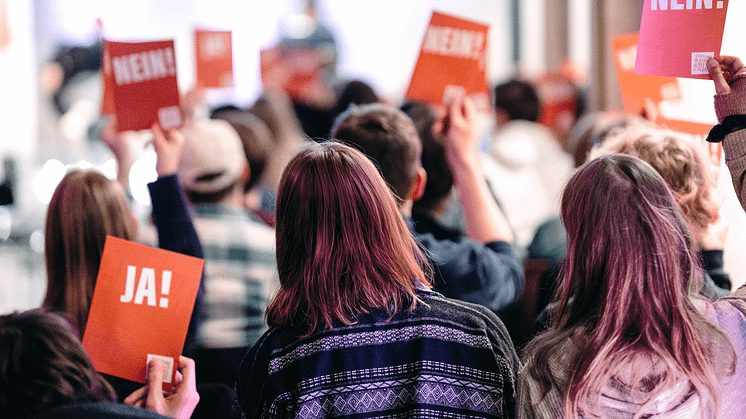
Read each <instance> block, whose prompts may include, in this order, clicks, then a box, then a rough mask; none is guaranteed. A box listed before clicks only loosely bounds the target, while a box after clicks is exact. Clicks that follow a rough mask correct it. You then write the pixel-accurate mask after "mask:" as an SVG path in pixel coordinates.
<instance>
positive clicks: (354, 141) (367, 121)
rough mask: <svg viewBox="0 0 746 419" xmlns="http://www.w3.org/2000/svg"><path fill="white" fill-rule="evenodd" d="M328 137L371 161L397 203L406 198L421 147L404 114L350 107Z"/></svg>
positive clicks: (377, 105) (372, 106)
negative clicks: (356, 150) (355, 150)
mask: <svg viewBox="0 0 746 419" xmlns="http://www.w3.org/2000/svg"><path fill="white" fill-rule="evenodd" d="M332 136H333V137H334V138H336V139H337V140H339V141H342V142H343V143H345V144H348V145H351V146H353V147H355V148H357V149H359V150H360V151H362V152H363V154H365V155H366V156H368V158H369V159H371V160H373V162H375V164H376V165H377V166H378V169H379V170H380V173H381V176H383V178H384V180H386V183H388V184H389V186H390V188H391V191H392V192H393V193H394V194H395V195H396V197H397V199H398V202H399V203H400V204H401V203H402V202H403V201H404V200H406V199H408V198H409V197H408V195H409V193H410V192H411V189H412V186H413V185H414V182H415V180H416V178H417V170H418V169H419V167H420V154H421V151H422V145H421V143H420V138H419V137H418V135H417V129H416V128H415V126H414V123H413V122H412V120H411V119H410V118H409V117H408V116H407V115H406V114H405V113H404V112H402V111H400V110H399V109H396V108H394V107H391V106H388V105H383V104H380V103H374V104H369V105H365V106H359V107H352V108H350V109H348V110H347V111H346V112H344V113H342V114H341V115H339V117H338V118H337V120H336V121H335V123H334V126H333V127H332Z"/></svg>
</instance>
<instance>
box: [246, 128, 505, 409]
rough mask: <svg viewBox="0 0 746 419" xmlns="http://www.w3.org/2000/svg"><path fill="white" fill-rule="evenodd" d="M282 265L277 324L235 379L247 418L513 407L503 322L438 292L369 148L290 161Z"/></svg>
mask: <svg viewBox="0 0 746 419" xmlns="http://www.w3.org/2000/svg"><path fill="white" fill-rule="evenodd" d="M277 265H278V271H279V275H280V284H281V287H280V290H279V292H278V294H277V295H276V296H275V298H274V299H273V301H272V302H271V304H270V305H269V307H268V309H267V321H268V323H269V325H270V327H271V328H270V330H269V331H267V332H266V333H265V334H264V336H262V338H261V339H260V340H259V342H257V343H256V345H254V347H252V348H251V350H250V351H249V352H248V354H247V355H246V357H245V358H244V360H243V363H242V364H241V369H240V371H239V375H238V379H237V383H236V393H237V394H236V395H237V403H236V405H237V407H238V411H239V412H238V413H240V415H242V416H243V417H247V418H259V417H262V418H273V417H311V416H313V417H325V418H328V417H378V418H385V417H408V418H433V417H445V416H446V415H447V416H448V417H464V418H465V417H469V418H510V417H513V415H514V410H515V399H514V397H515V386H514V384H515V381H514V380H515V373H516V371H517V368H518V358H517V355H516V354H515V349H514V348H513V346H512V344H511V342H510V338H509V336H508V334H507V331H506V330H505V327H504V326H503V324H502V322H501V321H500V320H499V319H498V318H497V317H496V316H495V315H494V314H493V313H492V312H491V311H489V310H487V309H486V308H484V307H482V306H479V305H474V304H469V303H463V302H459V301H456V300H451V299H448V298H445V297H443V296H442V295H440V294H438V293H435V292H432V291H430V289H429V285H428V284H429V282H428V274H429V269H428V268H427V266H428V265H427V264H426V259H425V257H424V256H423V254H422V253H421V252H420V250H419V248H418V245H417V243H415V241H414V239H413V238H412V236H411V234H410V232H409V229H408V227H407V225H406V223H405V221H404V219H403V218H402V217H401V214H400V213H399V208H398V206H397V203H396V202H395V201H394V198H393V196H392V194H391V193H390V192H389V189H388V187H387V185H386V183H385V182H384V180H383V179H382V178H381V176H380V175H379V173H378V171H377V169H376V167H375V166H374V165H373V163H372V162H371V161H370V160H368V159H367V158H366V157H365V156H364V155H363V154H362V153H360V152H359V151H357V150H355V149H353V148H351V147H349V146H346V145H342V144H339V143H337V142H334V141H330V142H327V143H322V144H314V145H311V146H309V148H308V149H306V150H304V151H302V152H301V153H299V154H298V155H297V156H296V157H295V158H294V159H293V160H291V161H290V163H289V165H288V166H287V168H286V170H285V172H284V174H283V177H282V181H281V183H280V191H279V194H278V200H277Z"/></svg>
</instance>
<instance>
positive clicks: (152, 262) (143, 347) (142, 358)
mask: <svg viewBox="0 0 746 419" xmlns="http://www.w3.org/2000/svg"><path fill="white" fill-rule="evenodd" d="M203 265H204V261H203V260H202V259H198V258H195V257H191V256H186V255H182V254H180V253H175V252H171V251H168V250H163V249H157V248H153V247H149V246H145V245H142V244H138V243H133V242H130V241H127V240H123V239H119V238H115V237H107V238H106V244H105V245H104V253H103V256H102V258H101V265H100V267H99V272H98V278H97V279H96V289H95V291H94V293H93V300H92V301H91V310H90V312H89V314H88V323H87V324H86V328H85V334H84V336H83V346H84V347H85V348H86V351H88V354H89V355H90V356H91V360H92V361H93V366H94V367H95V368H96V371H98V372H101V373H104V374H109V375H113V376H116V377H120V378H124V379H127V380H131V381H137V382H144V381H145V367H146V365H147V363H148V361H149V360H150V358H151V357H156V358H160V359H163V360H164V361H166V362H167V363H168V364H170V365H171V368H170V369H167V371H169V373H167V374H166V376H165V377H164V385H165V386H166V387H168V388H170V387H171V385H172V383H173V378H174V373H175V372H176V368H177V367H178V364H179V356H180V355H181V351H182V348H183V346H184V339H185V338H186V333H187V328H188V326H189V320H190V316H191V314H192V308H193V307H194V300H195V298H196V297H197V290H198V288H199V283H200V278H201V276H202V268H203Z"/></svg>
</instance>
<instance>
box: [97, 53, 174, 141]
mask: <svg viewBox="0 0 746 419" xmlns="http://www.w3.org/2000/svg"><path fill="white" fill-rule="evenodd" d="M104 51H105V52H106V53H105V54H104V59H105V62H104V66H103V68H104V69H106V68H107V67H110V69H111V71H110V73H109V77H108V84H109V86H110V87H111V91H112V92H113V95H112V96H113V98H114V110H115V113H116V116H117V130H118V131H120V132H121V131H129V130H141V129H149V128H150V127H151V126H152V125H153V123H154V122H156V121H158V122H160V124H161V126H162V127H163V128H177V127H180V126H181V125H182V124H183V119H184V118H183V116H182V113H181V108H180V107H179V87H178V84H177V81H176V56H175V55H174V41H155V42H113V41H105V48H104ZM106 77H107V76H106V70H104V83H105V84H106V83H107V78H106ZM106 91H107V90H106V88H104V101H103V103H104V106H105V104H106Z"/></svg>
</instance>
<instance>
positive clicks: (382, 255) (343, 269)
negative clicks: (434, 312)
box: [267, 142, 427, 333]
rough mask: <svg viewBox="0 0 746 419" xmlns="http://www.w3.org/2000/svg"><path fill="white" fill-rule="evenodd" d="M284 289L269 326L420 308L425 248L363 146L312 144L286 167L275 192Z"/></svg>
mask: <svg viewBox="0 0 746 419" xmlns="http://www.w3.org/2000/svg"><path fill="white" fill-rule="evenodd" d="M276 240H277V268H278V271H279V276H280V284H281V288H280V291H279V292H278V295H277V296H276V297H275V299H274V300H273V301H272V303H271V304H270V305H269V307H268V309H267V320H268V323H269V324H270V325H271V326H287V325H293V324H294V325H295V326H298V327H301V328H307V330H306V331H307V332H308V333H311V332H313V331H314V330H316V329H318V328H322V327H332V325H333V323H334V322H342V323H345V324H351V323H353V322H354V321H355V318H356V317H357V316H358V315H360V314H363V313H368V312H372V311H376V310H389V311H391V312H392V314H393V312H396V311H397V310H399V309H401V308H404V307H406V306H409V307H410V308H413V307H414V304H415V301H416V297H415V289H416V287H417V281H420V282H422V283H424V284H427V281H426V278H425V274H424V273H423V271H422V269H421V267H420V262H421V261H422V260H424V259H423V256H422V254H421V253H420V251H419V250H418V247H417V245H416V243H415V242H414V240H413V239H412V237H411V234H410V233H409V230H408V228H407V226H406V224H405V223H404V220H403V218H402V217H401V215H400V214H399V211H398V208H397V206H396V203H395V202H394V199H393V197H392V196H391V194H390V192H389V191H388V188H387V187H386V184H385V183H384V181H383V179H382V178H381V177H380V175H379V174H378V172H377V171H376V168H375V167H374V166H373V164H372V163H371V162H370V161H369V160H368V159H367V158H366V157H365V156H364V155H363V154H362V153H360V152H359V151H357V150H355V149H353V148H351V147H348V146H345V145H343V144H339V143H336V142H328V143H322V144H314V145H312V146H310V147H309V148H308V149H306V150H304V151H302V152H301V153H299V154H298V155H297V156H295V158H293V160H291V161H290V163H289V165H288V166H287V168H286V170H285V172H284V174H283V177H282V181H281V184H280V191H279V194H278V197H277V234H276Z"/></svg>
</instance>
